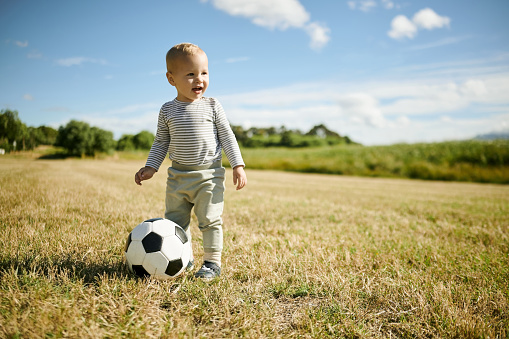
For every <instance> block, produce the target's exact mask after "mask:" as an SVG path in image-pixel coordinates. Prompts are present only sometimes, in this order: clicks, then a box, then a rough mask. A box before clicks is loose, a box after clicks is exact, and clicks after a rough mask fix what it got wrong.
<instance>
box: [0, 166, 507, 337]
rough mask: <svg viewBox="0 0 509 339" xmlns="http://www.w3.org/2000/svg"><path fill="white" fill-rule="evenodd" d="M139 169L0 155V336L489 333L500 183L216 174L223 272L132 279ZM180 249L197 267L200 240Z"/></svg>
mask: <svg viewBox="0 0 509 339" xmlns="http://www.w3.org/2000/svg"><path fill="white" fill-rule="evenodd" d="M142 165H143V161H107V160H54V161H43V160H32V159H13V158H8V157H4V158H1V159H0V337H8V338H10V337H12V338H16V337H23V338H39V337H71V338H103V337H109V338H114V337H133V338H151V337H152V338H159V337H169V338H179V337H196V338H202V337H203V338H210V337H212V338H238V337H249V338H288V337H301V338H324V337H330V338H337V337H346V338H373V337H374V338H389V337H392V338H481V337H485V338H497V337H498V338H504V337H507V336H508V335H509V307H508V304H509V300H508V299H509V274H508V273H509V272H508V269H509V267H508V255H509V246H508V244H509V241H508V238H507V237H508V226H509V213H508V212H509V209H508V206H509V187H508V186H499V185H481V184H464V183H442V182H429V181H426V182H423V181H410V180H392V179H373V178H356V177H342V176H327V175H305V174H294V173H293V174H292V173H281V172H270V171H253V170H248V176H249V184H248V186H247V187H246V188H245V189H244V190H242V191H239V192H236V191H235V190H234V189H233V185H232V184H231V183H230V181H231V172H229V173H228V177H227V180H228V182H227V184H228V189H227V192H226V210H225V213H224V221H225V250H224V254H223V258H224V260H223V275H222V276H221V278H220V279H219V280H217V281H214V282H212V283H209V284H206V283H203V282H201V281H195V280H194V279H192V277H191V276H184V277H181V278H178V279H176V280H171V281H156V280H142V279H137V278H135V277H133V276H132V275H130V274H129V273H128V272H127V271H126V269H125V267H124V265H123V252H122V251H123V246H124V242H125V239H126V237H127V234H128V233H129V231H130V230H131V229H132V228H134V227H135V226H136V225H137V224H138V223H139V222H141V221H143V220H144V219H147V218H151V217H156V216H162V215H163V212H164V210H163V209H164V202H163V197H164V189H165V181H166V175H165V173H164V171H161V173H158V174H157V175H156V177H155V178H154V179H153V180H151V181H148V182H144V184H143V186H142V187H138V186H136V185H135V184H134V180H133V178H134V173H135V171H136V170H137V169H138V168H139V167H140V166H142ZM193 235H194V239H193V245H194V249H195V255H196V259H197V261H198V263H199V262H200V259H201V255H202V252H201V248H200V241H201V238H200V234H199V232H198V231H197V230H196V228H193Z"/></svg>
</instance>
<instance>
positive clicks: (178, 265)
mask: <svg viewBox="0 0 509 339" xmlns="http://www.w3.org/2000/svg"><path fill="white" fill-rule="evenodd" d="M182 266H183V264H182V259H177V260H173V261H170V262H169V263H168V266H167V267H166V271H164V273H166V274H168V275H169V276H172V277H173V276H174V275H175V274H177V273H178V272H179V271H180V270H181V269H182Z"/></svg>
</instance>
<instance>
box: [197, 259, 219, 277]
mask: <svg viewBox="0 0 509 339" xmlns="http://www.w3.org/2000/svg"><path fill="white" fill-rule="evenodd" d="M220 275H221V267H219V266H217V265H216V264H214V263H213V262H210V261H204V262H203V265H202V266H201V268H200V269H199V270H198V272H196V273H195V274H194V277H195V278H199V279H203V280H211V279H214V278H217V277H219V276H220Z"/></svg>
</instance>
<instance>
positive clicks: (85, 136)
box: [0, 109, 357, 157]
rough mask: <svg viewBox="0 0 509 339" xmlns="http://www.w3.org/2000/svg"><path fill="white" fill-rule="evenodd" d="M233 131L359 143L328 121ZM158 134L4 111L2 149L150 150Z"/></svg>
mask: <svg viewBox="0 0 509 339" xmlns="http://www.w3.org/2000/svg"><path fill="white" fill-rule="evenodd" d="M232 130H233V133H234V134H235V137H236V138H237V141H238V142H239V144H240V145H241V146H242V147H247V148H260V147H291V148H301V147H320V146H327V145H338V144H347V145H350V144H357V143H355V142H354V141H352V140H351V139H350V138H349V137H347V136H341V135H339V134H338V133H336V132H334V131H331V130H329V129H328V128H327V127H326V126H325V125H323V124H320V125H316V126H314V127H313V128H312V129H311V130H309V131H308V132H306V133H303V132H301V131H300V130H290V129H286V128H285V127H284V126H281V127H280V128H275V127H269V128H258V127H251V128H247V129H245V128H243V127H241V126H234V125H232ZM153 141H154V134H152V133H150V132H148V131H142V132H140V133H138V134H135V135H133V134H124V135H122V136H121V137H120V139H119V140H118V141H117V140H115V139H114V138H113V133H112V132H110V131H107V130H104V129H101V128H99V127H95V126H90V125H89V124H88V123H86V122H83V121H77V120H71V121H69V122H68V123H67V124H66V125H65V126H60V127H59V128H58V129H54V128H52V127H49V126H39V127H27V126H26V125H25V124H24V123H23V122H22V121H21V119H20V118H19V114H18V112H17V111H13V110H8V109H5V110H2V111H0V149H3V150H4V151H6V152H12V151H20V150H33V149H34V148H36V147H37V146H39V145H54V146H57V147H62V148H63V149H64V150H65V152H66V153H67V154H68V155H71V156H82V157H83V156H95V155H96V154H98V153H112V152H113V151H115V150H118V151H134V150H149V149H150V147H151V146H152V143H153Z"/></svg>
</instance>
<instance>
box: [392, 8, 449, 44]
mask: <svg viewBox="0 0 509 339" xmlns="http://www.w3.org/2000/svg"><path fill="white" fill-rule="evenodd" d="M450 23H451V19H450V18H449V17H446V16H440V15H438V14H437V13H435V11H434V10H432V9H431V8H424V9H421V10H420V11H419V12H417V13H415V14H414V16H413V18H412V20H410V19H409V18H407V17H406V16H405V15H397V16H396V17H394V19H392V22H391V30H390V31H389V32H387V35H389V36H390V37H391V38H393V39H397V40H402V39H404V38H409V39H413V38H414V37H415V36H416V35H417V31H418V30H419V29H427V30H432V29H435V28H443V27H449V25H450Z"/></svg>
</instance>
